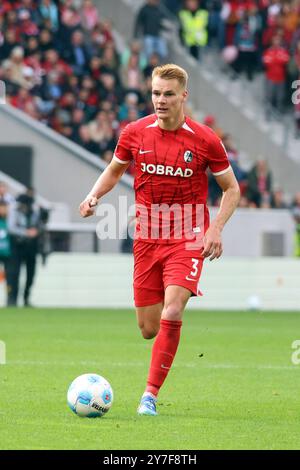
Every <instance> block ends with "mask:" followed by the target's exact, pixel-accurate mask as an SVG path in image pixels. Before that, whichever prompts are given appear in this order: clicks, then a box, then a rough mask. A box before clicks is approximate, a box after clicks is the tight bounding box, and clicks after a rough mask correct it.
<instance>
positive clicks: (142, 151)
mask: <svg viewBox="0 0 300 470" xmlns="http://www.w3.org/2000/svg"><path fill="white" fill-rule="evenodd" d="M150 152H153V150H140V152H139V153H140V154H141V155H143V153H150Z"/></svg>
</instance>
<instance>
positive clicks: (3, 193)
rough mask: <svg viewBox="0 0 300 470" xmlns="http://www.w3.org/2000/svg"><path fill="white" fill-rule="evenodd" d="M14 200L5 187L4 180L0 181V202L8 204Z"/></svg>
mask: <svg viewBox="0 0 300 470" xmlns="http://www.w3.org/2000/svg"><path fill="white" fill-rule="evenodd" d="M14 200H15V199H14V197H13V196H12V194H10V192H9V191H8V189H7V185H6V183H4V181H0V202H3V203H5V204H7V205H10V204H12V203H13V202H14Z"/></svg>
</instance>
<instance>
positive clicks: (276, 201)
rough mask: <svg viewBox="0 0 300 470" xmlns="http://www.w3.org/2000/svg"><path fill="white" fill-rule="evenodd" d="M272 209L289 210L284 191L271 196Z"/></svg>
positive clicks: (280, 190)
mask: <svg viewBox="0 0 300 470" xmlns="http://www.w3.org/2000/svg"><path fill="white" fill-rule="evenodd" d="M271 207H272V209H287V204H286V202H285V200H284V194H283V191H282V189H276V190H275V191H273V193H272V195H271Z"/></svg>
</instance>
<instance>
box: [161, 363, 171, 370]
mask: <svg viewBox="0 0 300 470" xmlns="http://www.w3.org/2000/svg"><path fill="white" fill-rule="evenodd" d="M160 367H161V368H162V369H170V367H166V366H164V365H163V364H161V366H160Z"/></svg>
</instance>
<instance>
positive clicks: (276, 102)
mask: <svg viewBox="0 0 300 470" xmlns="http://www.w3.org/2000/svg"><path fill="white" fill-rule="evenodd" d="M288 62H289V54H288V52H287V51H286V49H285V48H283V47H282V46H281V39H280V37H279V36H275V37H273V39H272V46H271V47H270V48H268V49H267V50H266V51H265V53H264V55H263V63H264V66H265V89H266V91H265V99H266V115H267V118H269V117H270V114H271V112H272V108H273V109H274V108H275V109H276V110H277V111H278V112H280V113H282V112H283V103H284V97H285V96H284V95H285V81H286V78H287V64H288Z"/></svg>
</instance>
